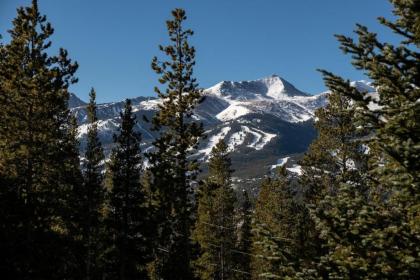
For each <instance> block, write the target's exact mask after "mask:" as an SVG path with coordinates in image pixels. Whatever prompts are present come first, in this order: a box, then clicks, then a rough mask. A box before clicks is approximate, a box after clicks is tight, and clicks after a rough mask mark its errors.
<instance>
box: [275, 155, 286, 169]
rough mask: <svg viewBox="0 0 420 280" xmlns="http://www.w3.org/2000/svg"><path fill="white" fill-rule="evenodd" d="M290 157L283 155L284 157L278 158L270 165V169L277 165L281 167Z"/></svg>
mask: <svg viewBox="0 0 420 280" xmlns="http://www.w3.org/2000/svg"><path fill="white" fill-rule="evenodd" d="M289 158H290V157H284V158H279V159H278V160H277V164H273V165H272V166H271V169H275V168H277V167H282V166H283V165H285V164H286V163H287V161H288V160H289Z"/></svg>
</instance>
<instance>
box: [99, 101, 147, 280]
mask: <svg viewBox="0 0 420 280" xmlns="http://www.w3.org/2000/svg"><path fill="white" fill-rule="evenodd" d="M121 119H122V123H121V129H120V134H119V135H118V136H117V135H114V142H115V144H116V147H115V148H114V150H113V152H112V155H111V161H110V163H109V164H108V172H107V173H108V175H107V176H109V178H110V180H109V182H110V185H109V186H107V188H108V189H109V190H110V193H109V208H110V210H109V213H108V216H107V218H106V221H105V223H106V229H107V230H106V234H107V237H108V239H109V241H108V243H109V244H107V245H108V246H107V250H106V251H107V253H106V270H107V277H108V278H113V279H116V278H117V279H140V278H141V279H144V278H146V264H147V262H149V261H150V256H151V249H152V248H151V247H152V241H151V237H152V236H151V229H153V224H152V223H151V220H150V213H149V211H148V208H147V206H148V205H147V201H146V192H145V190H144V188H143V186H142V184H141V177H140V176H141V172H142V164H143V160H142V157H141V151H140V142H141V134H140V133H138V132H135V130H134V129H135V126H136V125H137V121H136V117H135V116H133V109H132V106H131V101H130V100H129V99H127V100H126V103H125V107H124V112H123V113H121Z"/></svg>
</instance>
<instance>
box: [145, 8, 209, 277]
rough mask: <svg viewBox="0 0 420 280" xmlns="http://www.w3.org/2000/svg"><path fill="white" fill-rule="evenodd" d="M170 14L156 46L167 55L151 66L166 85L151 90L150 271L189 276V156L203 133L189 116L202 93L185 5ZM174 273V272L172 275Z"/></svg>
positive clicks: (193, 169) (192, 167) (192, 164)
mask: <svg viewBox="0 0 420 280" xmlns="http://www.w3.org/2000/svg"><path fill="white" fill-rule="evenodd" d="M172 15H173V17H174V18H173V20H169V21H167V28H168V33H169V38H170V41H171V44H170V45H168V46H160V50H161V51H162V52H164V53H165V54H166V55H167V56H168V57H169V60H168V61H164V62H160V61H159V60H158V58H157V57H155V58H154V59H153V62H152V68H153V69H154V71H155V72H156V73H157V74H160V75H161V78H160V79H159V82H160V83H161V84H166V85H167V88H166V90H165V91H164V92H163V91H160V90H159V89H158V88H157V87H156V88H155V91H156V92H157V94H158V96H159V97H160V98H162V101H163V102H162V104H160V105H159V111H158V112H157V114H156V115H155V117H154V118H153V125H154V128H155V130H158V131H160V135H159V137H158V138H157V139H156V141H154V148H155V149H154V152H153V153H151V154H149V162H150V164H151V168H150V171H151V173H152V174H153V181H152V185H153V187H154V189H155V191H154V192H155V193H157V194H158V199H159V211H158V217H159V219H158V220H159V232H160V234H159V244H160V245H159V249H158V251H157V258H156V260H157V261H156V265H155V271H156V274H157V275H158V276H157V277H158V278H163V279H190V278H191V277H192V273H191V268H190V260H191V242H190V229H191V226H192V223H193V222H192V186H191V183H192V182H193V180H194V179H195V177H196V174H197V171H198V163H197V161H196V160H192V159H190V158H189V155H191V154H192V153H193V152H194V149H196V148H197V145H198V141H199V138H200V137H201V136H202V133H203V128H202V124H201V123H197V122H195V121H194V120H193V119H192V118H191V117H192V115H193V108H194V106H195V105H196V104H197V103H198V102H199V101H200V99H201V90H199V89H198V85H197V82H196V79H195V78H193V66H194V65H195V49H194V48H193V47H191V46H190V45H189V43H188V38H189V37H190V36H191V35H192V34H193V32H192V31H191V30H189V29H187V30H184V29H183V26H182V25H183V22H184V21H185V19H186V16H185V11H184V10H181V9H175V10H174V11H173V12H172ZM174 277H175V278H174Z"/></svg>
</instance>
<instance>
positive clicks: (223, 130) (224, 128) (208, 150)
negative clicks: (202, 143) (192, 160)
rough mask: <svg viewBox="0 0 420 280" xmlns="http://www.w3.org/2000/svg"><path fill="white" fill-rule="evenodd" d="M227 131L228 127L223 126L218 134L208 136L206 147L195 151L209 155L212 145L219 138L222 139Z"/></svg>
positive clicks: (214, 144)
mask: <svg viewBox="0 0 420 280" xmlns="http://www.w3.org/2000/svg"><path fill="white" fill-rule="evenodd" d="M229 131H230V127H223V128H222V129H221V130H220V132H219V133H218V134H216V135H213V136H211V137H210V139H209V142H208V144H207V147H206V148H204V149H201V150H199V151H198V152H197V153H198V154H204V155H205V156H206V157H207V156H208V155H210V153H211V150H212V149H213V147H214V146H216V144H217V143H218V142H219V141H220V139H224V138H225V136H226V135H227V134H228V133H229Z"/></svg>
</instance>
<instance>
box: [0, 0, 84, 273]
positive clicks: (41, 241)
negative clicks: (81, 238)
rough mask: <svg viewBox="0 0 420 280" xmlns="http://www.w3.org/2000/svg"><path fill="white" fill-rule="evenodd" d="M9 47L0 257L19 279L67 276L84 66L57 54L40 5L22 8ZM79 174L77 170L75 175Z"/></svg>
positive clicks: (1, 73) (1, 125) (1, 81)
mask: <svg viewBox="0 0 420 280" xmlns="http://www.w3.org/2000/svg"><path fill="white" fill-rule="evenodd" d="M9 33H10V37H11V39H10V42H9V43H7V44H6V45H3V46H1V47H0V56H1V62H0V77H1V78H0V91H1V92H0V178H1V179H0V183H1V186H0V199H1V202H2V207H1V208H2V210H1V211H2V213H1V214H2V215H1V216H2V218H1V219H0V221H1V226H0V227H1V230H0V231H1V235H2V236H1V241H0V252H1V253H0V254H1V259H2V260H3V261H2V264H1V268H2V272H4V273H3V275H4V276H5V275H8V277H10V278H12V279H36V278H38V279H40V278H50V279H62V278H63V277H64V275H67V274H68V271H67V268H68V266H69V264H68V262H69V259H68V258H67V253H66V251H67V238H68V230H67V228H66V221H65V220H64V219H65V216H64V214H65V213H63V209H65V208H66V203H67V199H68V193H69V190H71V189H72V186H71V183H70V182H67V178H68V173H67V172H73V171H71V170H69V169H73V168H75V169H77V168H78V165H72V166H70V165H67V166H66V167H64V163H66V164H69V163H70V162H72V160H73V156H74V155H73V154H72V152H69V149H67V148H64V147H63V146H64V145H67V143H69V142H71V139H70V138H71V136H69V134H70V115H69V111H68V109H67V103H68V98H69V92H68V87H69V85H70V84H72V83H74V82H76V81H77V80H76V79H75V78H74V73H75V72H76V69H77V64H76V63H73V62H71V60H70V59H69V58H68V56H67V51H66V50H64V49H60V50H59V54H58V55H50V52H49V51H48V49H49V47H50V46H51V42H50V41H49V38H50V36H51V35H52V34H53V28H52V27H51V25H50V24H49V23H48V22H47V21H46V17H45V16H43V15H41V14H40V12H39V9H38V3H37V1H36V0H33V1H32V5H31V6H30V7H25V8H23V7H22V8H19V9H18V10H17V17H16V18H15V19H14V20H13V27H12V29H11V30H10V31H9ZM75 172H77V170H75Z"/></svg>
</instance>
